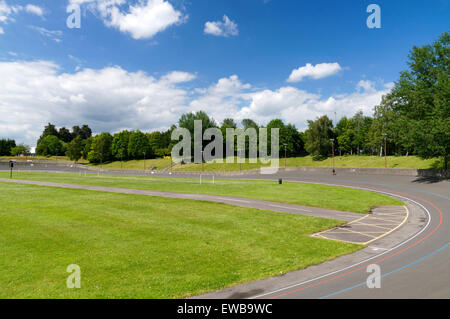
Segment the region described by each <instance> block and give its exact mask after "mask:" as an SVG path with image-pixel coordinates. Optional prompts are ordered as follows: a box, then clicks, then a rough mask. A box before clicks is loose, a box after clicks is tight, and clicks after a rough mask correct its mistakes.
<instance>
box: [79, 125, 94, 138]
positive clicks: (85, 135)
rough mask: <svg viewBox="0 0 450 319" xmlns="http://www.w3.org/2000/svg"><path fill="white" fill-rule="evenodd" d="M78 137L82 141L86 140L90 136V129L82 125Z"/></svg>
mask: <svg viewBox="0 0 450 319" xmlns="http://www.w3.org/2000/svg"><path fill="white" fill-rule="evenodd" d="M79 135H80V136H81V138H82V139H83V140H85V139H88V138H90V137H91V136H92V130H91V129H90V127H89V126H88V125H86V124H84V125H83V126H82V127H81V130H80V133H79Z"/></svg>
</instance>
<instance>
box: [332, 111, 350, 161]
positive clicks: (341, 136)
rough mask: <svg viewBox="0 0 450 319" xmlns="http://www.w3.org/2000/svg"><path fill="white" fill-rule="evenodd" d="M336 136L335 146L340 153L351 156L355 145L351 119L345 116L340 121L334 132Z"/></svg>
mask: <svg viewBox="0 0 450 319" xmlns="http://www.w3.org/2000/svg"><path fill="white" fill-rule="evenodd" d="M335 133H336V136H337V146H338V148H339V150H340V151H343V152H344V154H345V153H350V154H353V146H354V145H355V123H354V121H353V119H348V118H347V117H346V116H344V117H343V118H341V119H340V121H339V122H338V124H337V125H336V130H335Z"/></svg>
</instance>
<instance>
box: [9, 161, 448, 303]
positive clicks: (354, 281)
mask: <svg viewBox="0 0 450 319" xmlns="http://www.w3.org/2000/svg"><path fill="white" fill-rule="evenodd" d="M0 169H2V167H0ZM35 170H36V169H35ZM40 170H41V171H44V169H40ZM45 171H53V172H61V171H64V172H70V171H73V172H78V171H79V169H78V168H75V167H74V168H72V169H71V168H68V167H64V169H60V168H59V167H57V166H51V165H49V166H48V167H46V168H45ZM128 174H130V175H131V174H133V173H132V172H129V173H128ZM144 174H145V173H144ZM137 175H142V174H137ZM198 175H199V174H198V173H192V174H191V175H189V174H188V175H186V174H183V175H182V176H183V177H188V176H192V177H198ZM153 176H165V177H176V174H172V175H169V174H168V173H164V174H154V175H153ZM216 178H230V179H246V180H249V179H250V180H251V179H255V180H278V179H279V178H283V179H284V180H287V181H292V182H307V183H321V184H329V185H339V186H344V187H353V188H360V189H367V190H370V191H375V192H380V193H383V194H388V195H390V196H394V197H397V198H399V199H401V200H403V201H404V202H405V204H406V207H407V210H408V218H407V220H406V221H405V222H404V223H403V224H402V225H400V226H399V227H398V228H396V229H394V230H393V231H392V232H391V233H389V234H388V235H387V236H384V237H382V238H379V239H376V240H375V241H372V242H370V243H368V244H367V248H365V249H362V250H360V251H358V252H356V253H354V254H350V255H346V256H341V257H339V258H336V259H334V260H332V261H329V262H325V263H322V264H320V265H317V266H313V267H309V268H307V269H304V270H300V271H296V272H292V273H288V274H286V275H283V276H278V277H273V278H268V279H265V280H260V281H256V282H253V283H249V284H245V285H239V286H236V287H233V288H230V289H226V290H223V291H218V292H214V293H211V294H207V295H203V296H199V298H269V299H276V298H297V299H298V298H362V299H366V298H367V299H371V298H374V299H375V298H378V299H386V298H388V299H389V298H446V299H447V298H450V271H449V267H450V223H449V214H450V181H449V180H445V179H439V178H433V177H414V176H393V175H368V174H351V173H342V174H341V173H340V172H339V169H337V176H332V175H331V169H330V173H329V174H325V173H322V172H321V173H317V172H314V173H309V172H304V171H286V172H283V171H282V170H280V171H279V172H278V173H277V174H275V175H259V174H256V173H255V174H254V175H245V176H228V177H216ZM183 195H186V194H183ZM152 196H160V195H152ZM190 196H192V195H189V196H188V197H190ZM199 196H204V195H199ZM191 199H193V198H192V197H191ZM194 199H195V198H194ZM224 199H225V197H222V200H224ZM231 199H234V200H236V198H231ZM207 200H209V199H207ZM227 200H229V198H227ZM238 200H242V199H238ZM245 201H247V200H246V199H245ZM249 201H250V203H243V202H239V203H238V202H234V205H236V204H237V205H238V206H243V205H244V206H245V204H249V207H253V206H252V205H253V204H254V203H251V200H249ZM223 202H225V203H227V204H233V201H231V203H230V202H227V201H223ZM258 204H261V205H263V203H258ZM271 204H272V205H273V203H271ZM276 205H279V204H276ZM279 206H283V207H285V208H287V206H289V205H285V204H282V205H279ZM294 206H296V205H294ZM256 208H260V207H256ZM285 208H278V211H286V212H292V213H293V212H294V211H295V210H294V209H292V208H298V207H289V210H291V209H292V211H288V209H285ZM265 209H270V210H277V209H276V207H271V208H265ZM300 209H304V210H308V211H311V209H310V208H309V207H308V208H305V207H301V208H300ZM383 209H384V208H383ZM297 213H300V214H307V212H305V211H297ZM380 213H382V214H383V213H384V214H390V213H391V211H382V212H380ZM392 213H394V215H396V216H395V217H394V218H393V219H391V221H392V220H394V221H395V222H398V221H400V220H401V219H402V216H403V213H401V212H392ZM384 216H387V215H384ZM343 218H344V217H343V216H342V217H340V218H336V219H341V220H344V219H343ZM388 218H389V217H388ZM347 221H350V222H352V221H355V220H352V219H348V220H347ZM372 222H373V221H372ZM372 222H371V224H373V223H372ZM376 225H379V224H376ZM360 226H362V225H360ZM381 227H383V226H381ZM328 235H330V234H328ZM372 265H378V266H379V269H380V274H379V277H380V278H381V280H380V283H381V286H380V288H372V289H371V288H369V287H368V285H367V281H368V278H369V276H370V275H372V277H373V272H370V271H368V270H372V269H373V268H372V267H369V266H372Z"/></svg>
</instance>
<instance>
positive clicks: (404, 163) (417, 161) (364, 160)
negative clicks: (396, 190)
mask: <svg viewBox="0 0 450 319" xmlns="http://www.w3.org/2000/svg"><path fill="white" fill-rule="evenodd" d="M235 162H236V161H235ZM384 163H385V161H384V157H379V156H356V155H353V156H337V157H335V166H336V167H362V168H384ZM332 165H333V159H332V158H327V159H324V160H321V161H314V160H313V158H312V157H311V156H304V157H295V158H287V159H286V166H287V167H332ZM261 166H263V165H262V164H261V163H257V164H256V163H255V164H252V163H242V164H238V163H230V164H228V163H223V164H222V163H204V164H203V165H202V164H186V165H176V166H175V167H173V170H178V171H201V170H204V171H216V172H232V171H239V170H252V169H259V168H260V167H261ZM279 166H280V167H284V158H281V159H280V162H279ZM387 167H388V168H415V169H437V168H442V163H441V162H440V160H439V159H429V160H424V159H421V158H419V157H417V156H408V157H406V156H388V158H387Z"/></svg>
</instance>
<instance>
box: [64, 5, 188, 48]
mask: <svg viewBox="0 0 450 319" xmlns="http://www.w3.org/2000/svg"><path fill="white" fill-rule="evenodd" d="M69 3H76V4H85V3H87V4H88V8H89V9H90V10H92V11H94V12H95V13H98V14H99V15H100V18H101V19H102V20H103V22H104V23H105V25H106V26H108V27H113V28H116V29H118V30H120V31H121V32H123V33H128V34H130V35H131V36H132V37H133V38H134V39H150V38H152V37H154V36H155V35H156V34H157V33H159V32H162V31H164V30H165V29H167V28H168V27H170V26H172V25H177V24H180V23H183V22H184V21H186V19H187V17H186V16H184V15H183V14H182V13H181V12H180V11H178V10H176V9H175V8H174V7H173V6H172V4H171V3H170V2H169V1H166V0H140V1H138V2H137V3H136V4H135V5H132V4H130V5H127V6H125V4H126V1H125V0H69ZM124 6H125V7H124Z"/></svg>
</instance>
